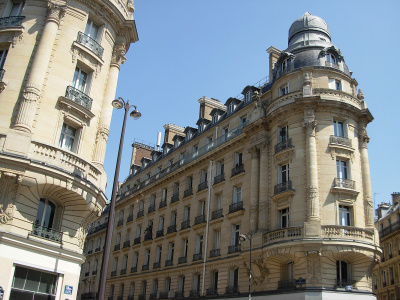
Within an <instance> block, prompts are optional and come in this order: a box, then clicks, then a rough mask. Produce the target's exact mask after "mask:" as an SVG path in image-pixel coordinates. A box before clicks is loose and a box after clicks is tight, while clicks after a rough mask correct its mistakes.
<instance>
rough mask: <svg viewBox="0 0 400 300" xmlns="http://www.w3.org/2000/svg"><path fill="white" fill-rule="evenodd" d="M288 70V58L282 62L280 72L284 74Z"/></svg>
mask: <svg viewBox="0 0 400 300" xmlns="http://www.w3.org/2000/svg"><path fill="white" fill-rule="evenodd" d="M289 70H290V58H286V59H285V60H284V61H282V64H281V71H282V73H285V72H287V71H289Z"/></svg>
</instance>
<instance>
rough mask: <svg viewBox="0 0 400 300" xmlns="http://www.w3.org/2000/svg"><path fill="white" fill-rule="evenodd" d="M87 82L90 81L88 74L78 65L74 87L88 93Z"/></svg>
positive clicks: (73, 82) (73, 80) (73, 81)
mask: <svg viewBox="0 0 400 300" xmlns="http://www.w3.org/2000/svg"><path fill="white" fill-rule="evenodd" d="M87 83H88V74H87V73H86V72H85V71H83V70H82V69H81V68H79V67H76V68H75V73H74V78H73V79H72V87H74V88H75V89H77V90H79V91H81V92H82V93H86V91H87Z"/></svg>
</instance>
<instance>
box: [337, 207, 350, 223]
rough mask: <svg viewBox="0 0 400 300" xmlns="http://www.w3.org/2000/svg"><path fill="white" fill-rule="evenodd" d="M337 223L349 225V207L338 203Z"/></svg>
mask: <svg viewBox="0 0 400 300" xmlns="http://www.w3.org/2000/svg"><path fill="white" fill-rule="evenodd" d="M339 225H341V226H350V207H349V206H345V205H339Z"/></svg>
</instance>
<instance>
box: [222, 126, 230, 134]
mask: <svg viewBox="0 0 400 300" xmlns="http://www.w3.org/2000/svg"><path fill="white" fill-rule="evenodd" d="M228 132H229V127H225V128H222V129H221V135H225V136H227V135H228Z"/></svg>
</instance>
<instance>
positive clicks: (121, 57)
mask: <svg viewBox="0 0 400 300" xmlns="http://www.w3.org/2000/svg"><path fill="white" fill-rule="evenodd" d="M125 53H126V49H125V45H124V44H116V45H114V50H113V54H112V57H111V66H115V67H117V68H118V69H119V68H120V67H121V64H123V63H124V62H125V61H126V57H125Z"/></svg>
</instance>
